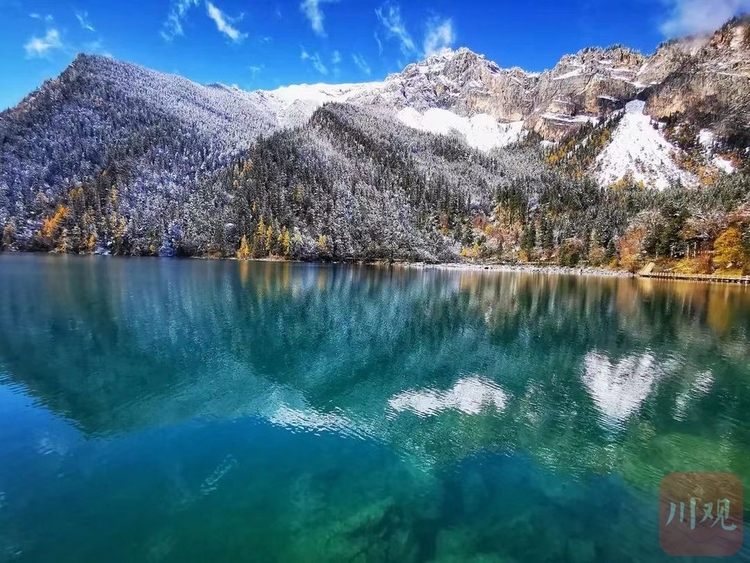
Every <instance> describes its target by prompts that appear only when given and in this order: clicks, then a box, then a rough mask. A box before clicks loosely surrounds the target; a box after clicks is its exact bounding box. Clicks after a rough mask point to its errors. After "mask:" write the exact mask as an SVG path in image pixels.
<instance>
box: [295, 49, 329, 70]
mask: <svg viewBox="0 0 750 563" xmlns="http://www.w3.org/2000/svg"><path fill="white" fill-rule="evenodd" d="M301 58H302V60H303V61H310V63H312V65H313V68H314V69H315V70H317V71H318V72H319V73H320V74H328V67H326V65H324V64H323V61H322V60H321V58H320V55H319V54H318V53H314V54H312V55H311V54H310V53H308V52H307V51H305V50H304V49H302V56H301Z"/></svg>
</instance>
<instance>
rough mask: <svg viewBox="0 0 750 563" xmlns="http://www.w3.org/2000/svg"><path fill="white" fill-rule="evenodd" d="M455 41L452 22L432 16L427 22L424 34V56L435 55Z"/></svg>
mask: <svg viewBox="0 0 750 563" xmlns="http://www.w3.org/2000/svg"><path fill="white" fill-rule="evenodd" d="M455 41H456V33H455V32H454V31H453V22H452V21H451V20H449V19H446V20H440V19H439V18H432V19H431V20H430V21H429V22H427V32H426V33H425V36H424V43H423V47H424V56H425V57H429V56H431V55H436V54H438V53H439V52H440V51H442V50H443V49H445V48H447V47H452V46H453V43H455Z"/></svg>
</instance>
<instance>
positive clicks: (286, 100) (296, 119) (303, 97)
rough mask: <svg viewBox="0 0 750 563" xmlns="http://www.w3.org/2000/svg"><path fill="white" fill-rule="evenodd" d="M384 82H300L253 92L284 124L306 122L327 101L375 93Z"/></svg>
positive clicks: (331, 101)
mask: <svg viewBox="0 0 750 563" xmlns="http://www.w3.org/2000/svg"><path fill="white" fill-rule="evenodd" d="M383 85H384V83H383V82H361V83H357V84H297V85H292V86H282V87H281V88H277V89H276V90H258V91H256V92H253V94H254V95H257V96H259V97H260V98H262V99H263V100H264V102H266V103H267V104H268V106H269V107H270V108H271V110H272V111H273V113H274V115H275V118H276V121H277V122H278V123H280V124H281V125H282V126H284V127H296V126H299V125H303V124H304V123H305V122H306V121H307V120H308V119H310V117H312V114H313V113H315V110H316V109H318V108H319V107H320V106H322V105H323V104H326V103H334V102H335V103H344V102H347V101H349V100H350V99H351V98H353V97H355V96H358V95H362V94H365V93H368V94H375V93H377V92H378V91H380V90H381V89H382V88H383Z"/></svg>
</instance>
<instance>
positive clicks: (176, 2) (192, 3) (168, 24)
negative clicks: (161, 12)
mask: <svg viewBox="0 0 750 563" xmlns="http://www.w3.org/2000/svg"><path fill="white" fill-rule="evenodd" d="M199 3H200V0H172V9H171V11H170V12H169V15H168V16H167V20H166V21H165V22H164V26H163V29H162V31H161V36H162V37H163V38H164V39H166V40H167V41H171V40H172V39H174V37H175V36H176V35H184V32H183V31H182V22H183V20H184V19H185V16H187V13H188V12H189V11H190V10H191V8H195V7H196V6H197V5H198V4H199Z"/></svg>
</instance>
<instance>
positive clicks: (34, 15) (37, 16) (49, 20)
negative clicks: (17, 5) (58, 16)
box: [29, 12, 55, 23]
mask: <svg viewBox="0 0 750 563" xmlns="http://www.w3.org/2000/svg"><path fill="white" fill-rule="evenodd" d="M29 17H30V18H33V19H35V20H44V21H46V22H47V23H52V21H54V19H55V18H53V17H52V14H47V15H46V16H43V15H41V14H38V13H36V12H32V13H31V14H29Z"/></svg>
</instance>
